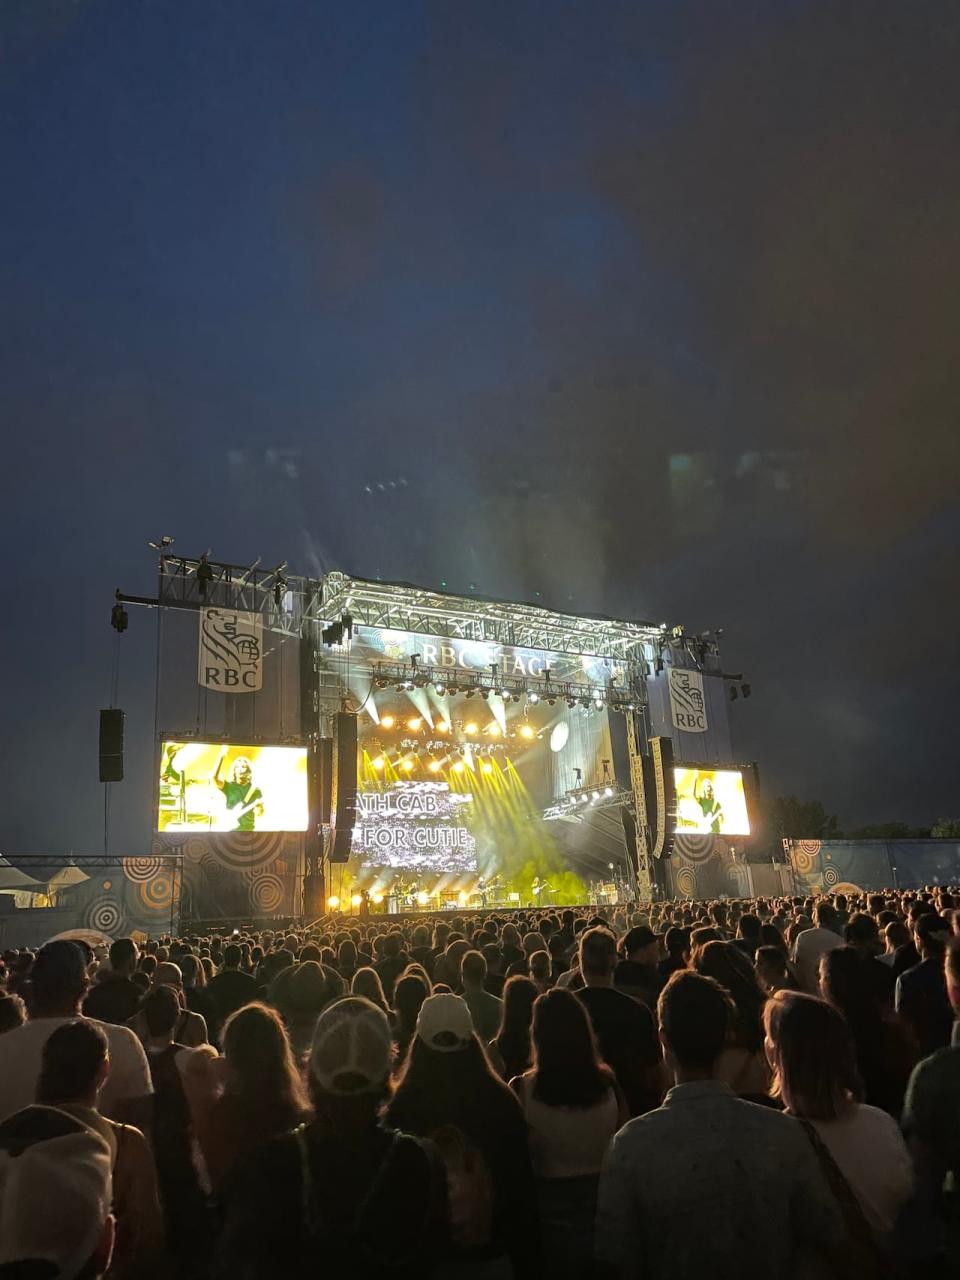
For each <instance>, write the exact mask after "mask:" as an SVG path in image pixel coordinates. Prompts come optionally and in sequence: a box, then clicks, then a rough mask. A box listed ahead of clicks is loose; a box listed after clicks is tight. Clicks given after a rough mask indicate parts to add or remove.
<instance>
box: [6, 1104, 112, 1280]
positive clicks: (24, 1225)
mask: <svg viewBox="0 0 960 1280" xmlns="http://www.w3.org/2000/svg"><path fill="white" fill-rule="evenodd" d="M110 1162H111V1151H110V1147H109V1145H108V1143H107V1142H106V1140H105V1139H104V1138H103V1137H102V1136H101V1135H100V1134H99V1133H95V1132H94V1131H93V1130H92V1129H90V1128H88V1126H87V1125H85V1124H83V1123H82V1121H80V1120H78V1119H76V1118H75V1117H74V1116H71V1115H68V1114H67V1113H66V1112H64V1111H59V1110H57V1109H56V1108H55V1107H40V1106H32V1107H26V1108H24V1110H22V1111H19V1112H17V1113H16V1114H15V1115H12V1116H10V1117H8V1118H7V1119H6V1120H5V1121H4V1122H3V1124H0V1278H2V1277H5V1276H10V1277H14V1276H26V1275H31V1276H34V1275H35V1276H37V1277H42V1276H50V1277H55V1278H56V1280H77V1277H80V1276H82V1277H83V1278H84V1280H96V1278H97V1277H99V1276H102V1275H103V1274H104V1273H105V1272H106V1270H107V1268H108V1267H109V1265H110V1258H111V1255H112V1253H113V1236H114V1220H113V1216H112V1214H111V1210H110V1203H111V1195H112V1180H111V1174H110Z"/></svg>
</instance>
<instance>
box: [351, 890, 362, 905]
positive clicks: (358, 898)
mask: <svg viewBox="0 0 960 1280" xmlns="http://www.w3.org/2000/svg"><path fill="white" fill-rule="evenodd" d="M362 901H363V898H362V897H361V896H360V894H359V893H355V894H354V895H353V897H352V898H351V899H350V905H351V907H359V905H360V903H361V902H362Z"/></svg>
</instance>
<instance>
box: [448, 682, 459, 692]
mask: <svg viewBox="0 0 960 1280" xmlns="http://www.w3.org/2000/svg"><path fill="white" fill-rule="evenodd" d="M459 692H460V686H459V685H458V684H448V685H447V693H459Z"/></svg>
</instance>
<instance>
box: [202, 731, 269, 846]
mask: <svg viewBox="0 0 960 1280" xmlns="http://www.w3.org/2000/svg"><path fill="white" fill-rule="evenodd" d="M228 750H229V748H228V747H227V745H226V743H224V744H223V746H221V748H220V758H219V760H218V761H217V767H216V769H214V771H213V781H214V783H215V785H216V786H218V787H219V788H220V790H221V791H222V792H223V799H224V803H225V804H226V807H227V810H228V811H229V810H230V809H241V810H242V811H243V812H241V814H240V816H239V818H238V819H237V822H236V826H235V827H234V828H233V830H234V831H254V830H256V828H255V826H254V818H255V817H256V818H262V817H263V792H262V791H261V790H260V788H259V787H255V786H254V785H253V767H252V766H251V764H250V761H249V760H248V759H247V757H246V756H237V758H236V760H234V762H233V768H232V769H231V771H230V779H229V781H224V780H223V779H221V777H220V769H221V766H222V765H223V758H224V756H225V755H226V754H227V751H228Z"/></svg>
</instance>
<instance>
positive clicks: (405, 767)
mask: <svg viewBox="0 0 960 1280" xmlns="http://www.w3.org/2000/svg"><path fill="white" fill-rule="evenodd" d="M400 768H401V769H402V770H403V772H404V773H409V772H410V771H411V769H412V768H413V761H412V760H404V762H403V764H401V766H400Z"/></svg>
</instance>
